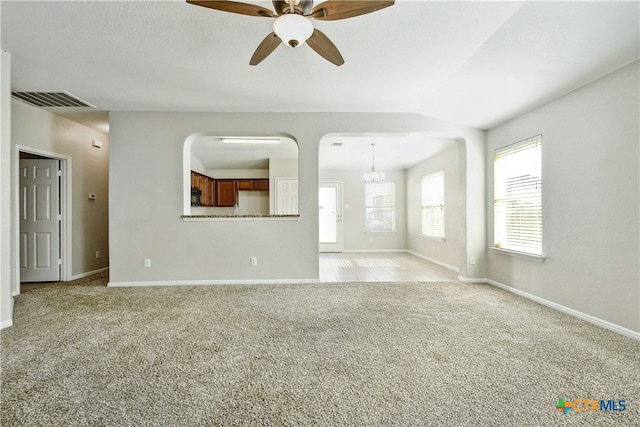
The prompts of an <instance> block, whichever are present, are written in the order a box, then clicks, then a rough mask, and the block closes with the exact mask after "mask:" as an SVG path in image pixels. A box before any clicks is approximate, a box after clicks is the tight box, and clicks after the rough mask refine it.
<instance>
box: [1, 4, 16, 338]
mask: <svg viewBox="0 0 640 427" xmlns="http://www.w3.org/2000/svg"><path fill="white" fill-rule="evenodd" d="M0 9H1V8H0ZM0 200H2V203H1V204H0V328H5V327H7V326H11V325H12V324H13V297H12V293H13V292H12V283H13V279H12V276H13V274H15V271H14V268H13V263H12V262H11V258H12V257H11V240H12V235H13V232H12V228H11V223H12V218H11V213H12V209H11V203H7V201H9V200H11V54H9V53H8V52H5V51H3V50H0Z"/></svg>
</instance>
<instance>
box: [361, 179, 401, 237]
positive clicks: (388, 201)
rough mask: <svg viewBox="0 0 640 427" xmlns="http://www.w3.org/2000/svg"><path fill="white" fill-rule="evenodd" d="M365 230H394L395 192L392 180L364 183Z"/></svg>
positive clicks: (371, 231)
mask: <svg viewBox="0 0 640 427" xmlns="http://www.w3.org/2000/svg"><path fill="white" fill-rule="evenodd" d="M364 200H365V202H364V203H365V232H367V233H389V232H394V231H396V213H395V194H394V185H393V183H392V182H383V183H379V184H365V185H364Z"/></svg>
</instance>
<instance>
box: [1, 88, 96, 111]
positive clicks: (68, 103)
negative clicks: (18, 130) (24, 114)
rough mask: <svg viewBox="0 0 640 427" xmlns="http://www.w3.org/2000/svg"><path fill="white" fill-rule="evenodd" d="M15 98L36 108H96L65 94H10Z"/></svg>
mask: <svg viewBox="0 0 640 427" xmlns="http://www.w3.org/2000/svg"><path fill="white" fill-rule="evenodd" d="M11 94H12V95H13V96H15V97H16V98H18V99H20V100H22V101H24V102H26V103H28V104H31V105H35V106H36V107H89V108H96V106H95V105H91V104H89V103H87V102H85V101H83V100H81V99H80V98H76V97H75V96H73V95H71V94H69V93H67V92H12V93H11Z"/></svg>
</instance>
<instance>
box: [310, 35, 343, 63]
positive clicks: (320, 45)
mask: <svg viewBox="0 0 640 427" xmlns="http://www.w3.org/2000/svg"><path fill="white" fill-rule="evenodd" d="M307 44H308V45H309V47H311V49H313V50H315V51H316V52H317V53H318V55H320V56H322V57H323V58H324V59H326V60H327V61H329V62H331V63H333V64H335V65H337V66H340V65H342V64H344V59H343V58H342V55H340V52H339V51H338V48H337V47H336V45H334V44H333V43H332V42H331V40H329V38H328V37H327V36H325V35H324V33H323V32H322V31H320V30H318V29H314V30H313V34H312V35H311V37H309V39H308V40H307Z"/></svg>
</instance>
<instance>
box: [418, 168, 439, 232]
mask: <svg viewBox="0 0 640 427" xmlns="http://www.w3.org/2000/svg"><path fill="white" fill-rule="evenodd" d="M422 234H424V235H426V236H433V237H441V238H444V170H442V169H441V170H439V171H437V172H433V173H430V174H429V175H425V176H423V177H422Z"/></svg>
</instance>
